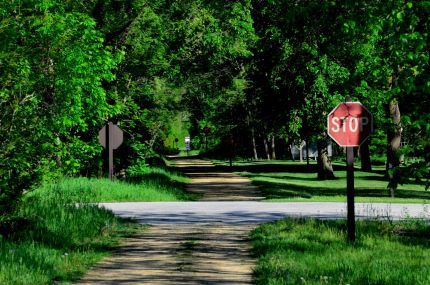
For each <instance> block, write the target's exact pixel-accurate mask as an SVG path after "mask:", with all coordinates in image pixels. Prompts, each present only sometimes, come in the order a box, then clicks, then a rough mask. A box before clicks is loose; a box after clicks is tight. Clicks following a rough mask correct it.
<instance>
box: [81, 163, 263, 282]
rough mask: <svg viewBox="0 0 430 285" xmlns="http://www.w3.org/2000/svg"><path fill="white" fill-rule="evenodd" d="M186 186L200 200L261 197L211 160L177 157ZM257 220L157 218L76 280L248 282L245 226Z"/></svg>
mask: <svg viewBox="0 0 430 285" xmlns="http://www.w3.org/2000/svg"><path fill="white" fill-rule="evenodd" d="M175 167H176V168H177V169H178V170H180V171H182V172H184V173H185V174H186V175H187V176H189V177H190V178H191V182H190V183H189V184H188V187H187V190H188V191H190V192H192V193H197V194H199V195H200V196H201V200H204V201H230V200H231V201H247V200H260V199H261V197H260V196H259V193H258V190H257V188H256V187H255V186H253V185H252V184H251V182H250V181H249V179H247V178H243V177H240V176H238V175H235V174H231V173H224V172H217V171H216V169H215V167H213V165H212V164H211V163H210V162H206V161H203V160H197V159H177V160H176V161H175ZM255 227H256V224H252V223H251V224H250V223H235V224H231V223H230V224H226V223H222V222H217V223H199V222H184V221H182V222H180V223H175V224H168V223H165V222H163V221H160V222H159V223H158V224H153V225H152V226H151V227H150V228H149V229H147V230H144V231H142V232H141V233H139V234H137V235H134V236H133V237H130V238H125V239H123V243H122V246H121V247H119V248H118V250H117V251H116V252H115V253H114V254H113V255H112V256H111V257H109V258H107V259H105V260H104V261H103V262H101V263H99V264H97V265H96V266H95V267H94V268H93V270H92V271H90V272H88V273H87V274H86V275H85V276H84V278H82V280H81V281H79V282H78V283H77V284H253V278H252V272H253V268H254V266H255V260H254V259H253V258H252V257H251V255H250V253H249V252H250V245H249V242H248V234H249V232H250V231H251V230H252V229H253V228H255Z"/></svg>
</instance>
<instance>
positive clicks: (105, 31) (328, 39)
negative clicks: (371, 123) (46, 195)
mask: <svg viewBox="0 0 430 285" xmlns="http://www.w3.org/2000/svg"><path fill="white" fill-rule="evenodd" d="M429 14H430V2H429V1H404V0H390V1H368V0H359V1H323V2H321V1H317V0H311V1H302V0H296V1H284V0H282V1H281V0H270V1H260V0H235V1H224V0H215V1H214V0H211V1H209V0H195V1H185V0H178V1H169V0H155V1H149V0H106V1H100V0H90V1H84V2H82V1H77V0H10V1H2V2H1V4H0V38H1V41H0V84H1V89H0V108H1V114H0V215H2V214H3V213H6V212H9V211H10V210H11V209H12V208H13V206H14V203H11V202H12V201H16V200H17V199H18V197H19V196H20V195H21V193H22V191H24V190H25V189H29V187H30V186H31V185H32V184H33V183H34V182H36V181H38V180H40V179H49V177H51V176H52V175H55V174H56V173H66V174H86V175H98V174H99V173H100V170H101V166H102V162H101V152H102V148H101V147H100V146H99V145H98V143H97V132H98V130H99V129H100V127H101V126H102V125H103V123H104V122H105V120H108V119H109V120H112V121H114V122H115V123H117V124H118V125H119V126H120V127H121V128H122V129H123V130H124V132H125V137H126V140H125V143H124V145H123V146H122V147H121V148H120V149H118V151H117V154H119V155H118V156H117V157H118V159H117V161H116V165H117V166H118V167H117V170H120V169H123V168H126V167H127V166H129V165H131V164H134V163H137V162H139V163H142V161H144V160H145V159H146V158H147V157H148V156H150V155H151V154H152V153H154V152H159V151H161V150H162V148H163V147H165V146H164V145H163V142H164V141H165V140H166V137H167V136H169V132H170V131H171V125H172V121H174V120H176V119H177V118H178V114H182V115H183V117H186V118H188V122H186V124H187V126H189V128H190V129H189V132H190V135H191V137H192V143H193V146H194V147H195V148H199V147H201V148H203V147H204V145H205V144H204V143H203V142H204V134H203V132H202V129H203V128H204V127H205V126H208V127H209V128H210V130H211V131H210V133H209V135H208V138H209V144H210V147H211V148H212V149H213V150H214V151H216V152H217V153H221V154H222V153H224V155H233V154H234V153H235V154H238V155H242V156H249V157H251V156H252V157H255V158H261V157H264V158H265V157H269V158H270V157H272V158H275V157H276V151H277V152H278V157H279V156H281V155H285V154H286V153H287V145H288V144H290V143H292V142H295V143H296V144H300V142H301V141H302V140H306V141H318V142H319V143H318V146H319V147H320V154H321V157H323V155H324V154H325V151H324V149H325V147H326V143H327V136H326V132H325V116H326V114H327V113H328V112H329V111H330V110H331V108H333V107H334V106H335V105H336V104H337V103H339V102H340V101H343V100H344V98H345V96H346V95H350V96H351V97H352V98H353V99H354V100H360V101H362V102H363V103H364V104H365V105H366V106H367V107H368V109H370V111H371V112H373V114H374V117H375V119H376V122H375V133H374V135H373V136H372V138H371V140H370V141H369V143H370V146H369V147H368V148H367V151H362V157H365V156H368V155H369V151H370V152H371V153H379V154H380V155H382V154H384V155H385V149H386V148H387V147H388V148H389V151H391V152H390V153H391V154H392V155H390V156H389V158H390V165H392V166H393V167H392V169H390V177H391V178H392V184H394V185H395V184H396V183H399V182H400V183H401V182H402V179H404V178H405V177H406V178H409V177H415V178H417V179H421V180H426V181H427V182H428V178H429V161H430V157H429V150H430V149H429V148H430V145H429V141H430V140H429V137H430V136H429V132H430V123H429V119H430V117H429V116H430V115H429V112H428V110H429V104H428V94H429V91H430V81H429V44H428V43H429V18H430V17H429ZM390 102H391V104H393V102H395V103H396V104H397V105H396V106H398V109H399V110H400V112H401V114H402V116H401V124H398V123H396V124H395V125H394V124H393V122H394V121H393V120H392V119H390V113H389V110H388V108H389V107H388V106H389V104H390ZM184 114H185V115H184ZM182 115H181V116H182ZM390 129H391V130H392V133H393V135H392V136H390V135H389V136H388V140H387V132H388V133H390ZM400 138H401V141H402V142H406V143H407V146H406V147H404V148H402V149H401V150H399V148H398V147H397V145H395V141H396V140H397V139H400ZM180 139H182V138H180ZM170 147H171V146H170ZM363 149H364V148H363ZM275 150H276V151H275ZM233 152H234V153H233ZM263 153H264V155H263ZM402 155H404V156H405V157H406V158H407V159H406V160H405V163H404V164H400V163H397V162H396V161H398V162H400V159H401V157H402ZM408 158H409V160H408ZM410 158H414V160H411V159H410ZM329 163H330V161H329V160H322V161H321V164H322V166H323V167H325V168H324V169H325V170H326V171H329V172H330V167H329V165H327V164H329ZM324 164H326V165H324ZM320 177H321V178H324V177H328V178H330V177H331V176H330V175H327V174H326V173H321V176H320Z"/></svg>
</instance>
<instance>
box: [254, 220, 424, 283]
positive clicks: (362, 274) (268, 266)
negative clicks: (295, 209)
mask: <svg viewBox="0 0 430 285" xmlns="http://www.w3.org/2000/svg"><path fill="white" fill-rule="evenodd" d="M345 228H346V227H345V223H344V222H343V221H317V220H304V219H288V220H282V221H278V222H274V223H270V224H265V225H262V226H260V227H259V228H257V229H255V230H254V231H253V232H252V233H251V239H252V245H253V254H254V255H255V257H256V258H257V259H258V261H257V266H256V268H255V270H254V274H255V280H256V284H270V285H275V284H308V285H312V284H333V285H344V284H351V285H353V284H354V285H355V284H357V285H362V284H369V285H395V284H398V285H409V284H410V285H419V284H422V285H425V284H430V239H429V237H430V227H429V225H428V224H426V223H424V222H420V221H406V222H396V223H392V222H391V223H390V222H376V221H360V222H358V223H357V233H358V239H357V242H356V243H354V244H350V243H348V242H347V241H346V229H345Z"/></svg>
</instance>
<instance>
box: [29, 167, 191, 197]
mask: <svg viewBox="0 0 430 285" xmlns="http://www.w3.org/2000/svg"><path fill="white" fill-rule="evenodd" d="M186 182H188V178H186V177H184V176H182V175H180V174H178V173H175V172H171V171H168V170H166V169H162V168H149V169H147V170H145V171H144V172H143V171H141V172H139V173H138V174H134V175H133V176H132V177H128V178H127V179H125V180H114V181H109V180H108V179H106V178H102V179H99V178H84V177H74V178H64V179H62V181H61V182H60V183H56V184H50V185H46V186H44V187H42V188H41V189H38V190H37V191H36V192H37V194H38V195H43V193H51V192H58V193H62V195H65V194H67V195H69V196H70V197H71V198H72V199H75V200H79V201H84V202H125V201H185V200H194V199H196V197H197V196H196V195H193V194H190V193H187V192H186V191H185V184H186ZM30 195H33V193H31V194H30Z"/></svg>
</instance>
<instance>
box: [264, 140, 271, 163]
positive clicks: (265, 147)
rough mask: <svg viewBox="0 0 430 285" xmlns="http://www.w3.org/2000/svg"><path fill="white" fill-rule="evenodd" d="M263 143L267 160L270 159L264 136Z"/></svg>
mask: <svg viewBox="0 0 430 285" xmlns="http://www.w3.org/2000/svg"><path fill="white" fill-rule="evenodd" d="M263 143H264V150H265V151H266V157H267V160H270V152H269V144H268V143H267V139H266V138H264V139H263Z"/></svg>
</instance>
